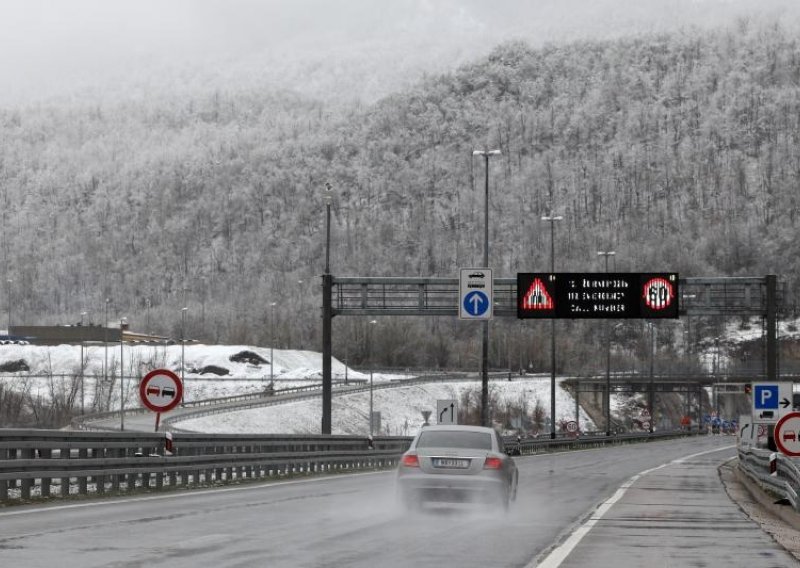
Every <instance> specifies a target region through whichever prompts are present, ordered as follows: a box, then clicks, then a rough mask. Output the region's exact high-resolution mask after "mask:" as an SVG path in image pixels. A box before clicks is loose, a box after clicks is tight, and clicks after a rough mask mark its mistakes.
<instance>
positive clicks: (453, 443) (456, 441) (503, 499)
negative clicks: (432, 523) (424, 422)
mask: <svg viewBox="0 0 800 568" xmlns="http://www.w3.org/2000/svg"><path fill="white" fill-rule="evenodd" d="M517 478H518V473H517V466H516V464H515V463H514V459H513V458H511V457H510V456H508V455H506V453H505V452H504V448H503V439H502V438H501V437H500V435H499V434H498V433H497V432H496V431H495V430H493V429H492V428H483V427H480V426H457V425H452V426H426V427H425V428H423V429H422V430H421V431H420V433H419V434H417V436H416V437H415V438H414V440H413V441H412V442H411V447H410V448H409V449H408V451H407V452H406V453H405V454H403V457H402V458H401V460H400V465H399V467H398V470H397V490H398V496H399V498H400V500H401V501H402V503H403V505H404V506H405V507H406V508H407V509H409V510H415V509H419V508H420V507H422V506H423V505H425V504H427V503H489V504H494V505H497V506H499V507H502V508H504V509H507V508H508V506H509V502H510V501H512V500H513V499H515V498H516V496H517Z"/></svg>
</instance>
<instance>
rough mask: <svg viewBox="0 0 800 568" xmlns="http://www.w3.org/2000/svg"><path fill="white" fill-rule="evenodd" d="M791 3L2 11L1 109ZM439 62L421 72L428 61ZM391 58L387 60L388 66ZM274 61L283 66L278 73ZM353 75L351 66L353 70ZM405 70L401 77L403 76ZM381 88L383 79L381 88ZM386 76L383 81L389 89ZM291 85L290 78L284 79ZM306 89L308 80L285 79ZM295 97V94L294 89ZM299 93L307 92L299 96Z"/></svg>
mask: <svg viewBox="0 0 800 568" xmlns="http://www.w3.org/2000/svg"><path fill="white" fill-rule="evenodd" d="M797 4H800V2H798V1H797V0H495V1H493V2H486V1H485V0H482V1H478V0H0V103H5V104H10V103H12V102H22V101H31V100H36V99H38V98H41V97H47V96H51V95H58V94H64V93H69V92H71V91H72V90H74V89H76V88H87V87H89V88H92V87H96V86H101V87H102V86H104V85H108V84H118V85H119V84H122V83H125V82H127V81H132V82H137V81H142V80H144V79H146V78H147V77H148V76H149V75H151V74H152V76H153V77H158V76H159V74H160V73H164V72H165V69H167V70H169V72H170V73H175V72H176V71H177V70H181V69H189V70H193V71H197V70H202V72H204V73H207V74H208V75H209V77H212V76H221V77H223V78H224V79H222V80H224V82H225V84H226V85H227V86H231V85H230V83H231V81H233V82H234V83H235V82H236V73H239V72H241V73H247V74H249V75H252V74H253V73H258V70H259V69H266V68H268V67H269V66H270V65H272V66H273V67H274V68H276V69H279V68H280V64H282V65H286V64H287V62H291V61H293V60H295V59H296V60H297V61H298V62H301V61H308V60H313V59H314V58H317V59H319V61H321V62H328V63H329V62H330V61H331V56H332V54H339V55H340V60H339V61H340V63H341V64H344V65H347V64H349V63H354V62H355V61H357V60H358V59H359V58H360V57H361V58H363V57H364V55H363V54H360V53H359V50H361V51H364V50H367V51H371V52H373V53H372V56H373V57H377V56H379V55H375V54H381V53H385V55H386V56H387V58H389V59H387V61H392V62H396V61H397V58H398V53H403V54H404V59H403V60H404V61H405V63H406V64H407V65H408V66H414V65H416V66H418V67H419V68H420V70H424V71H431V70H434V71H435V70H438V69H441V68H442V67H447V66H449V65H455V64H457V63H459V62H463V61H464V60H465V58H470V57H473V56H474V57H477V56H480V55H482V54H484V53H486V52H488V51H489V49H490V48H491V47H492V46H493V45H494V44H495V43H497V42H499V41H502V40H503V39H507V38H511V37H522V38H524V39H527V40H528V41H530V42H531V43H533V44H536V43H541V42H543V41H554V40H558V39H559V38H563V39H573V38H576V37H585V36H591V37H614V36H618V35H626V34H629V33H641V32H646V31H650V30H665V29H675V28H679V27H685V26H691V25H698V26H709V25H716V24H720V25H725V24H730V23H731V22H732V21H733V20H734V19H735V18H737V17H740V16H742V15H747V14H751V15H758V16H759V17H765V15H771V16H774V15H778V16H780V17H781V19H782V20H783V21H790V20H796V18H797V13H798V7H797ZM428 54H429V55H430V58H431V59H435V60H436V61H435V62H434V61H426V57H427V55H428ZM392 58H394V59H392ZM278 62H279V63H278ZM354 64H355V63H354ZM407 70H408V69H406V71H407ZM378 79H380V78H378ZM390 79H391V77H390V76H387V78H386V81H388V82H390V83H391V81H390ZM287 80H289V79H287ZM290 80H291V81H294V82H296V83H302V80H303V74H302V73H301V74H299V76H296V77H291V78H290ZM301 87H302V85H301ZM300 90H301V91H302V88H301V89H300Z"/></svg>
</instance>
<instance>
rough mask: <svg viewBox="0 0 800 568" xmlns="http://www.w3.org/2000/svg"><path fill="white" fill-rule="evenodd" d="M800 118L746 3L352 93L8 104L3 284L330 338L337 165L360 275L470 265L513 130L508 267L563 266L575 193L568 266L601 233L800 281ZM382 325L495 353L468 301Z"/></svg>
mask: <svg viewBox="0 0 800 568" xmlns="http://www.w3.org/2000/svg"><path fill="white" fill-rule="evenodd" d="M799 139H800V45H798V41H797V39H796V38H795V37H794V36H793V35H792V34H789V33H786V32H784V31H782V29H781V28H780V27H779V26H778V25H773V26H751V25H749V24H748V23H747V22H745V21H742V22H741V23H740V24H739V25H738V27H736V28H735V29H731V30H727V31H720V32H718V33H716V34H710V33H704V34H702V35H701V34H691V33H683V34H676V35H664V36H650V37H641V38H637V39H633V40H621V41H613V42H583V43H574V44H570V45H561V46H553V47H548V48H544V49H537V50H534V49H532V48H530V47H528V46H526V45H525V44H522V43H509V44H505V45H502V46H500V47H498V48H497V49H495V50H494V51H493V53H492V54H491V55H490V56H489V57H488V58H486V59H485V60H482V61H478V62H475V63H473V64H471V65H468V66H464V67H461V68H459V69H457V70H455V71H454V72H452V73H450V74H446V75H442V76H436V77H428V78H426V79H425V80H423V81H421V82H420V83H418V84H417V85H416V86H415V87H414V88H412V89H410V90H408V91H405V92H400V93H397V94H396V95H393V96H390V97H387V98H384V99H382V100H380V101H379V102H377V103H375V104H373V105H361V104H357V103H353V104H352V105H350V106H349V107H347V108H346V109H343V108H342V105H341V104H338V103H337V104H330V105H329V104H327V103H326V101H321V100H310V99H307V98H303V97H301V96H299V95H296V94H293V93H291V92H274V93H267V92H254V91H247V90H237V89H235V88H231V89H230V90H228V91H217V92H213V93H205V94H198V95H197V96H195V97H193V98H181V99H180V100H177V99H170V98H168V97H160V98H158V99H148V100H146V101H141V100H137V99H135V98H133V97H132V98H131V99H130V100H127V101H125V102H117V103H113V104H112V103H92V104H91V105H81V103H80V101H73V102H72V103H66V102H63V101H62V102H59V103H52V104H44V103H42V104H38V105H35V106H29V107H25V108H6V109H3V110H1V111H0V143H1V144H2V152H0V211H2V219H1V220H0V223H1V224H2V227H1V228H2V233H1V234H0V239H1V240H0V246H1V247H2V251H1V253H2V262H3V269H4V271H5V278H4V279H3V282H2V284H3V294H0V297H2V298H3V299H4V300H7V299H9V297H8V295H7V294H9V293H10V294H11V296H10V302H9V307H10V311H11V317H12V320H13V322H17V323H20V322H24V323H29V324H35V323H66V322H75V321H78V320H80V315H79V314H80V313H81V312H82V311H87V312H88V313H89V315H88V316H87V318H86V321H89V320H91V321H94V322H102V321H103V319H104V317H105V298H110V299H111V303H110V305H109V313H110V319H111V320H112V321H117V320H118V319H119V318H120V317H121V316H126V317H127V318H128V320H129V321H130V322H131V325H132V327H133V328H135V329H137V330H143V331H154V332H157V333H164V334H171V335H174V336H177V335H178V334H179V333H180V331H179V330H180V325H181V307H182V306H184V305H186V306H187V307H188V308H189V311H188V315H187V326H188V330H189V331H188V335H189V336H190V337H193V338H197V339H200V340H203V341H210V342H241V343H253V344H261V345H268V344H269V343H270V338H271V337H272V336H273V334H274V337H275V340H276V341H275V343H276V346H278V347H292V348H297V347H305V348H310V349H319V328H320V325H319V323H320V321H319V306H320V279H319V274H321V273H322V270H323V265H324V256H325V254H324V253H325V251H324V247H325V226H324V219H325V210H324V204H323V200H322V193H323V189H324V184H325V182H330V183H332V184H333V186H334V187H335V189H336V192H337V197H336V200H335V202H334V205H333V226H332V241H333V245H332V255H331V258H332V272H333V273H334V274H336V275H343V276H344V275H348V276H378V275H392V276H441V277H445V276H447V277H454V276H455V275H456V271H457V269H458V268H459V267H462V266H470V265H477V264H479V263H480V261H481V259H482V254H483V251H482V246H483V244H482V243H483V173H484V172H483V161H482V159H481V158H473V156H472V150H473V149H475V148H484V147H491V148H499V149H500V150H502V155H501V156H499V157H497V158H493V160H492V165H491V170H490V196H491V197H490V217H491V222H490V228H491V234H490V242H491V244H490V249H491V265H492V267H493V268H494V269H495V271H496V275H497V276H499V277H511V276H513V275H514V274H515V273H516V272H517V271H531V270H548V269H549V265H550V256H549V255H550V241H549V238H550V233H549V226H548V225H547V224H546V223H545V222H542V221H541V220H540V217H541V216H542V215H543V214H547V213H550V212H551V211H552V212H556V213H557V214H560V215H563V216H564V221H563V222H561V223H559V224H558V225H557V228H556V269H557V270H561V271H567V270H571V271H592V270H597V271H600V270H602V268H603V266H602V264H601V262H600V260H598V257H597V255H596V252H597V251H598V250H615V251H617V254H616V257H615V259H614V261H613V263H615V266H613V265H612V266H613V269H616V270H618V271H656V270H676V271H678V272H680V274H681V275H682V276H739V275H763V274H767V273H777V274H779V275H780V276H781V278H782V279H783V280H784V281H786V282H787V284H788V290H789V294H790V296H793V294H794V292H795V291H796V290H797V286H798V274H800V271H799V270H798V263H800V255H798V254H797V252H798V247H797V245H796V235H797V234H798V230H797V229H798V226H797V225H798V223H799V222H800V219H799V218H798V206H799V205H800V203H799V201H800V196H798V189H797V186H798V178H800V145H798V140H799ZM7 280H11V281H12V282H11V283H10V284H8V283H7V282H6V281H7ZM272 302H275V303H276V306H275V307H274V308H272V307H271V303H272ZM273 315H274V320H273ZM273 322H274V326H273ZM636 325H638V326H639V327H636ZM376 327H377V328H378V329H376V330H375V338H374V341H373V342H372V343H373V346H372V353H373V358H374V359H377V360H378V361H379V362H380V364H382V365H384V366H463V365H466V364H472V363H474V353H475V352H476V351H478V350H477V349H475V344H476V343H475V342H477V341H478V335H477V330H476V329H474V327H475V326H470V325H468V324H463V323H459V322H454V321H450V320H446V319H442V320H426V321H423V320H420V319H418V320H392V321H389V320H386V321H382V322H381V325H379V326H376ZM496 327H497V330H498V331H499V333H494V334H493V345H492V354H491V356H492V365H493V366H498V367H499V366H505V365H507V364H508V363H509V362H511V363H512V366H516V365H517V363H515V361H517V358H519V361H523V360H524V361H523V365H524V366H528V364H529V363H530V364H531V365H532V368H539V367H540V366H542V365H544V362H545V361H548V360H549V359H548V351H547V349H546V348H545V349H540V348H539V345H538V342H537V341H536V339H535V338H536V337H539V334H538V332H541V340H542V345H543V346H546V345H547V343H546V339H547V337H548V336H547V333H548V331H547V329H548V328H545V327H544V326H536V325H533V324H531V325H530V326H529V327H528V326H527V324H526V327H525V328H524V329H525V330H526V331H525V332H523V335H526V334H527V337H526V338H525V337H523V338H520V330H521V329H522V326H518V325H517V323H516V322H513V321H510V322H498V323H497V324H496ZM673 327H675V328H676V329H678V328H677V327H676V326H673ZM696 327H701V325H698V326H696ZM366 328H367V322H366V321H363V320H358V319H352V320H349V321H339V320H337V321H336V323H335V326H334V330H335V333H336V336H337V338H336V345H335V348H334V349H335V354H336V355H337V356H338V357H340V358H344V357H345V351H346V348H345V345H350V347H348V348H347V357H348V358H349V360H350V361H351V362H352V363H354V364H359V363H363V362H364V360H365V359H366V358H367V349H368V348H367V347H366V342H364V341H363V339H364V338H365V337H366V336H367V334H368V330H367V329H366ZM640 328H641V325H640V324H633V323H631V324H625V326H622V328H618V331H617V332H615V333H617V334H618V336H619V338H622V337H627V336H628V335H630V336H631V340H637V341H639V342H640V343H641V342H644V343H643V345H645V347H642V346H638V347H637V346H632V347H630V349H629V350H628V351H627V352H628V356H630V357H631V358H633V359H639V358H641V357H642V356H643V353H644V352H646V340H644V339H641V338H640V337H639V336H641V335H642V334H641V333H640V331H641V330H640ZM563 329H564V330H566V331H567V332H568V333H566V334H564V335H565V337H563V338H562V339H560V340H559V341H560V342H561V345H560V351H559V352H560V353H563V354H564V361H565V362H564V363H563V365H565V366H566V367H567V368H574V367H575V366H578V367H579V366H580V365H587V364H588V365H590V366H592V367H595V366H601V364H596V363H595V361H593V360H592V357H590V356H584V355H585V353H583V351H584V350H587V349H590V348H591V350H592V352H594V351H593V350H594V349H596V346H598V345H602V343H601V341H600V340H601V334H600V332H599V330H600V326H599V325H598V324H566V323H565V324H564V327H563ZM528 330H530V331H528ZM672 335H673V336H674V337H678V335H680V334H677V333H675V334H672ZM619 338H618V339H617V341H622V339H619ZM637 338H638V339H637ZM674 343H675V345H676V346H677V345H678V343H679V341H678V339H675V340H674ZM637 345H638V344H637ZM676 348H677V347H676ZM617 351H618V353H617V356H620V357H622V356H623V350H622V349H619V350H617ZM597 360H598V361H602V360H603V359H602V357H597ZM576 361H580V363H577V362H576ZM545 368H546V367H545Z"/></svg>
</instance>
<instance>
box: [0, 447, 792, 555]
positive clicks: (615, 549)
mask: <svg viewBox="0 0 800 568" xmlns="http://www.w3.org/2000/svg"><path fill="white" fill-rule="evenodd" d="M731 445H732V439H731V438H727V437H710V438H709V437H704V438H695V439H685V440H673V441H664V442H654V443H648V444H637V445H630V446H624V447H618V448H610V449H600V450H588V451H581V452H572V453H563V454H554V455H546V456H533V457H525V458H517V464H518V467H519V469H520V485H519V497H518V500H517V502H516V503H515V504H514V505H513V506H512V509H511V511H510V512H509V513H508V514H502V513H498V512H489V511H482V510H480V509H479V510H474V509H472V510H469V509H466V510H465V509H436V510H433V511H428V512H426V513H423V514H414V515H407V514H405V513H403V512H402V511H401V510H399V508H398V507H397V505H396V503H395V500H394V487H393V481H394V478H393V474H392V473H385V472H384V473H374V474H361V475H347V476H344V475H343V476H333V477H328V478H324V479H319V478H318V479H303V480H297V481H290V482H286V483H272V484H252V485H245V486H240V487H231V488H223V489H217V490H206V491H188V492H182V493H176V494H156V495H152V494H151V495H147V496H135V497H130V498H118V499H111V498H109V499H106V500H98V501H92V502H85V503H77V502H72V503H68V504H66V505H59V504H55V505H50V506H24V507H12V508H8V509H5V510H2V511H0V566H24V567H31V568H32V567H39V566H41V567H53V566H63V567H68V566H81V567H83V568H89V567H95V566H111V567H139V566H141V567H144V566H147V567H152V566H169V567H198V566H242V567H243V566H269V567H284V566H285V567H346V566H348V567H349V566H353V567H377V566H380V567H384V568H391V567H401V566H402V567H403V568H407V567H409V566H411V567H428V566H430V567H433V566H435V567H437V568H439V567H441V566H459V567H481V568H485V567H486V566H493V567H503V566H509V567H528V566H536V563H537V561H538V560H541V559H543V558H544V557H546V556H547V554H548V552H549V551H552V550H553V549H554V548H556V546H557V544H559V543H562V542H563V541H564V540H565V538H566V537H567V536H569V535H570V534H571V533H572V532H573V530H574V529H575V528H577V527H579V526H581V525H582V524H583V523H584V522H585V521H586V520H587V519H591V515H590V514H591V513H592V511H594V510H595V509H596V508H597V506H598V505H599V504H601V503H602V502H604V501H606V500H607V499H609V498H611V497H612V496H614V495H615V493H616V492H617V490H618V489H619V487H620V486H621V485H622V484H623V483H625V482H626V481H627V480H629V479H630V478H631V476H633V475H635V474H638V473H640V472H642V471H644V470H647V469H650V468H654V467H657V466H661V465H663V464H665V463H668V462H671V461H672V460H675V459H678V458H681V457H684V456H688V455H692V454H697V453H699V452H705V451H708V450H719V451H713V452H712V453H706V454H704V455H702V456H700V457H696V458H693V459H689V460H687V461H685V462H683V463H679V464H670V465H668V466H666V467H663V468H661V469H659V470H657V471H654V472H651V473H649V474H647V475H645V476H643V477H641V478H640V479H639V480H637V482H636V483H634V484H633V485H632V486H631V487H630V488H629V489H628V490H627V491H626V493H625V494H624V495H623V496H622V497H621V498H620V499H619V500H618V501H617V502H616V503H615V504H614V505H612V506H611V507H610V508H608V511H607V512H606V513H605V515H604V516H603V518H602V519H599V520H597V519H596V520H595V522H596V524H595V526H593V527H592V529H591V530H590V531H589V532H588V533H587V534H586V535H585V536H584V538H583V540H581V541H580V542H579V543H578V545H577V546H576V547H574V549H570V551H569V554H568V555H567V556H566V557H565V558H564V560H563V563H562V564H560V565H561V566H564V567H567V566H570V567H574V566H592V567H594V568H602V567H606V566H607V567H611V566H613V567H615V568H616V567H624V566H659V567H661V566H726V567H730V568H736V567H738V566H741V567H743V568H744V567H747V568H752V567H753V566H759V567H762V566H796V565H797V564H796V563H795V562H794V560H792V558H791V557H790V556H789V555H788V554H787V553H785V552H784V551H783V550H782V549H780V548H779V547H778V546H777V545H776V544H775V543H774V542H773V541H772V540H771V539H770V538H769V537H768V536H767V535H766V534H764V533H763V532H762V531H761V530H760V529H759V528H758V526H757V525H756V524H754V523H752V522H751V521H749V520H748V519H747V517H745V516H744V514H743V513H741V511H739V509H738V508H737V507H736V506H735V505H734V504H732V503H731V501H730V500H729V499H728V497H727V495H726V493H725V492H724V490H723V489H722V485H721V482H720V480H719V476H718V474H717V471H716V467H717V466H718V465H719V464H721V463H722V462H723V461H725V460H726V459H728V458H730V457H731V456H733V455H734V450H733V448H732V447H730V446H731ZM721 448H722V449H721ZM715 535H716V536H715ZM559 550H562V552H563V549H559ZM670 555H673V556H670ZM709 558H710V559H712V560H714V559H723V560H724V562H723V563H717V562H716V561H712V562H710V563H709V562H708V559H709Z"/></svg>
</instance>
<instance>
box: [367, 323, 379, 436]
mask: <svg viewBox="0 0 800 568" xmlns="http://www.w3.org/2000/svg"><path fill="white" fill-rule="evenodd" d="M376 323H378V322H377V321H376V320H372V321H370V322H369V324H370V325H369V330H370V331H369V435H370V436H372V432H373V430H374V424H373V422H374V420H373V419H372V417H373V414H372V402H373V399H372V371H373V368H374V367H375V365H374V363H373V362H372V326H373V325H375V324H376Z"/></svg>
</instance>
